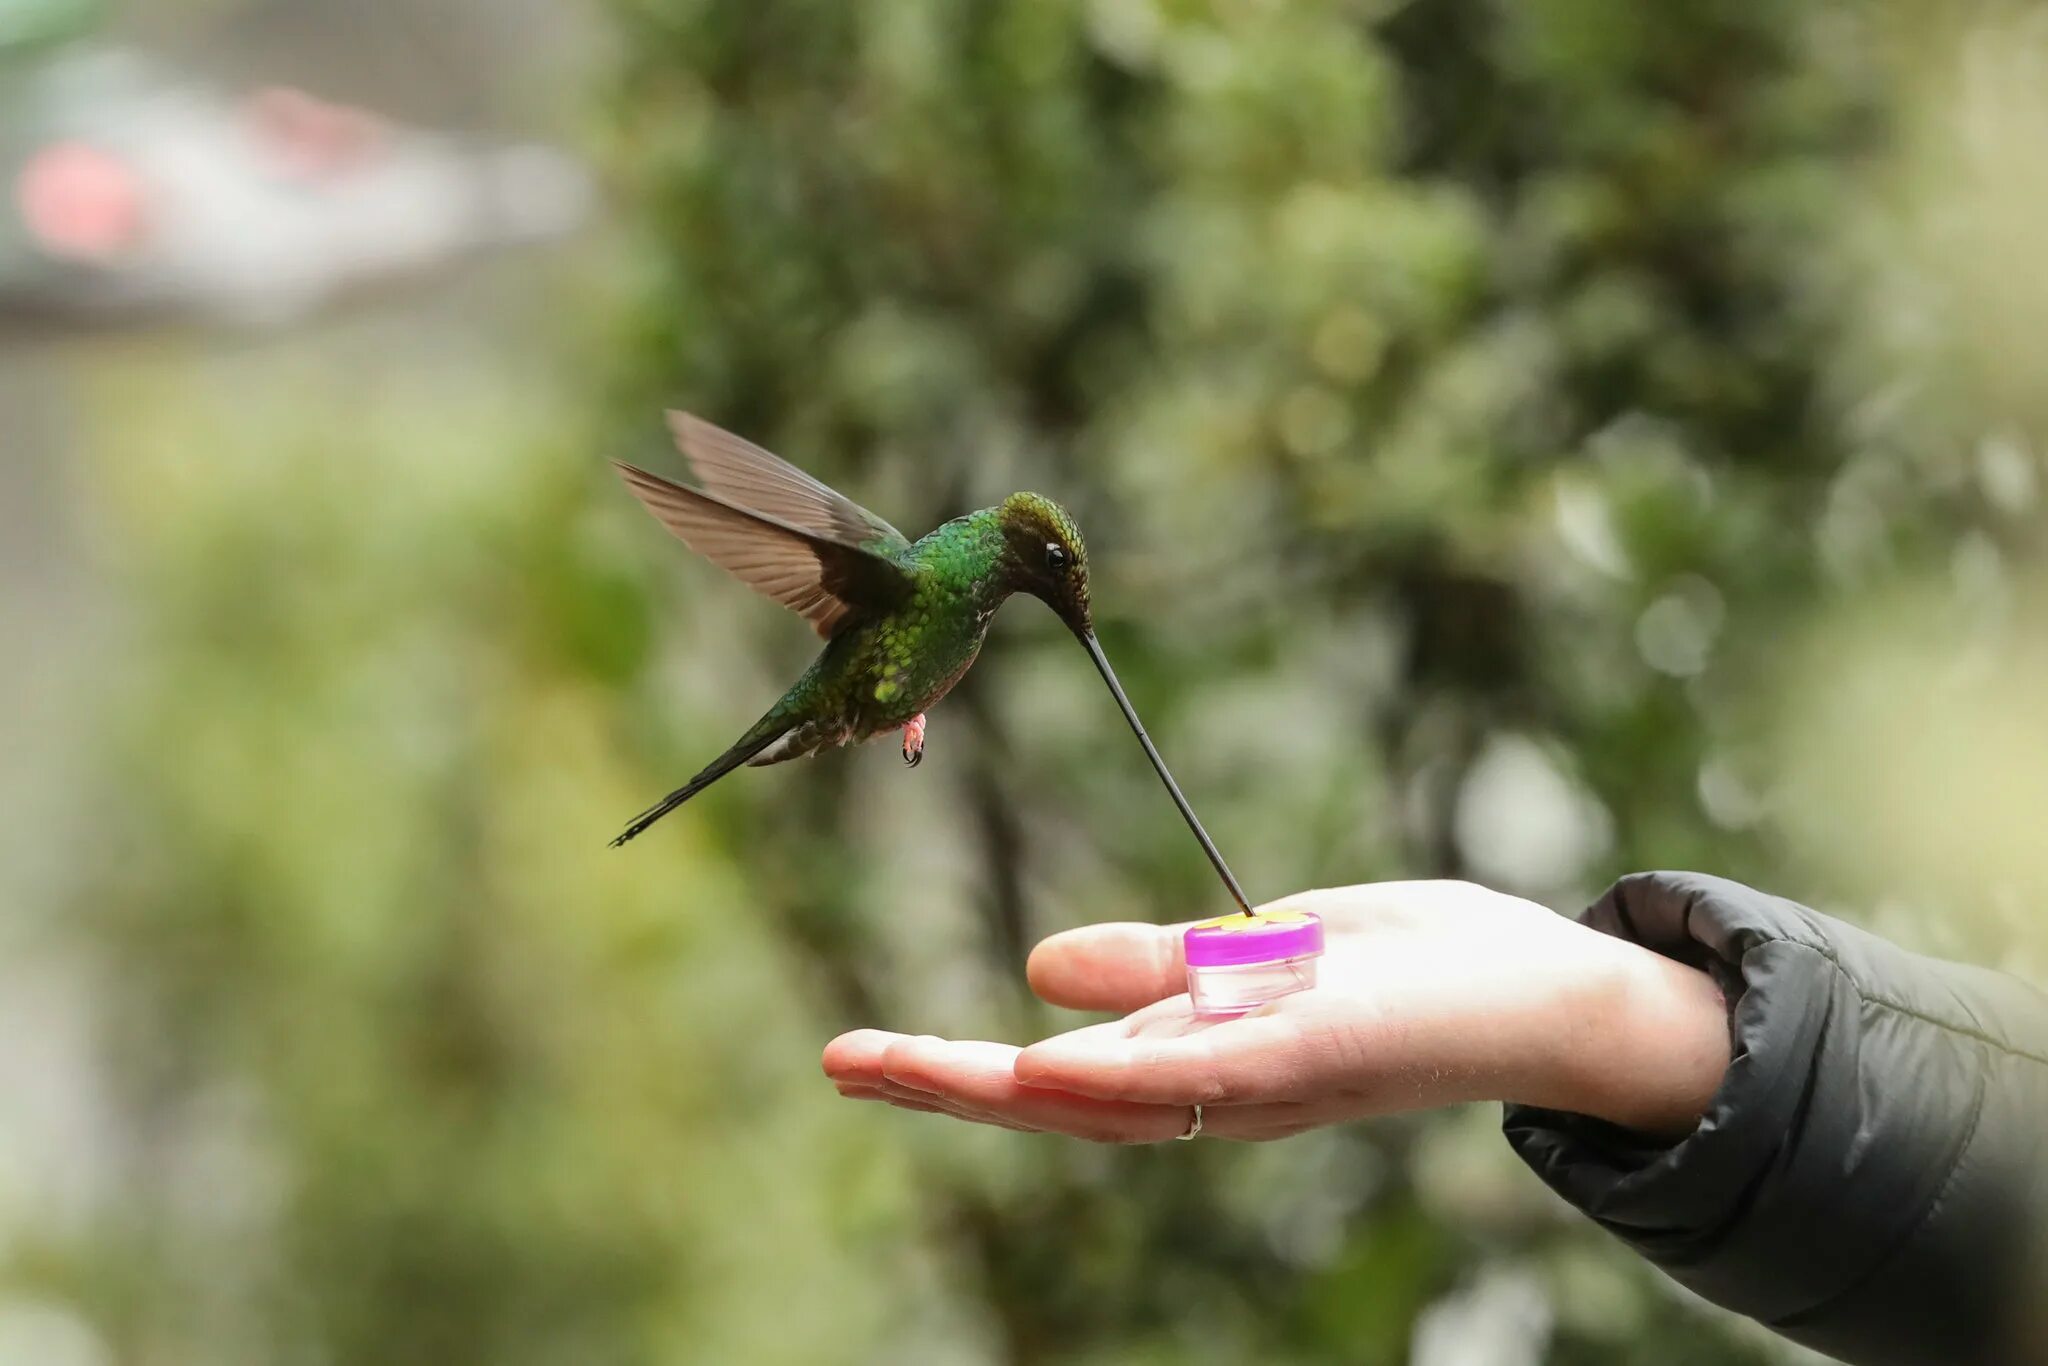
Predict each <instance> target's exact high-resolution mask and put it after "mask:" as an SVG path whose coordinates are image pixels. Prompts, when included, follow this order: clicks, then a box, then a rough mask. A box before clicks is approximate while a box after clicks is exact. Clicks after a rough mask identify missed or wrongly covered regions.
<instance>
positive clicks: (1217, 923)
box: [1181, 911, 1323, 968]
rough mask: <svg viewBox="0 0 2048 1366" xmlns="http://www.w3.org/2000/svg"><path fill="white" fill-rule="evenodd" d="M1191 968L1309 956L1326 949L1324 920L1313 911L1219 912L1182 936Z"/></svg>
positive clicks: (1228, 965) (1268, 961)
mask: <svg viewBox="0 0 2048 1366" xmlns="http://www.w3.org/2000/svg"><path fill="white" fill-rule="evenodd" d="M1181 943H1182V944H1184V945H1185V946H1186V947H1187V954H1188V966H1189V967H1191V968H1224V967H1240V966H1242V965H1244V964H1246V963H1273V962H1278V961H1279V960H1280V959H1283V958H1307V957H1312V956H1313V955H1315V954H1319V953H1321V952H1322V951H1323V921H1322V918H1321V917H1320V916H1318V915H1316V914H1315V913H1314V912H1313V911H1260V912H1259V913H1258V914H1257V915H1220V916H1218V917H1216V918H1215V919H1214V920H1204V921H1202V922H1201V923H1200V924H1196V925H1190V926H1188V929H1187V933H1186V934H1184V935H1182V936H1181Z"/></svg>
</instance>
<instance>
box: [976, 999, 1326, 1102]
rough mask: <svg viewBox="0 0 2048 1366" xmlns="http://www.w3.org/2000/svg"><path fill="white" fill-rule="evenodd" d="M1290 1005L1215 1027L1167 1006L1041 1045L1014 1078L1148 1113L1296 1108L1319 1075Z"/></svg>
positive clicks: (1020, 1061)
mask: <svg viewBox="0 0 2048 1366" xmlns="http://www.w3.org/2000/svg"><path fill="white" fill-rule="evenodd" d="M1286 1005H1287V1003H1286V1002H1281V1003H1280V1004H1279V1005H1278V1006H1276V1007H1275V1008H1274V1009H1272V1010H1271V1011H1270V1013H1261V1014H1257V1015H1249V1016H1245V1017H1243V1018H1240V1019H1235V1020H1220V1021H1213V1022H1212V1021H1204V1020H1200V1019H1197V1018H1195V1017H1194V1016H1193V1015H1192V1014H1190V1013H1189V1012H1188V1010H1187V1006H1186V1003H1185V1001H1184V1000H1177V1001H1170V1002H1161V1003H1160V1004H1159V1005H1157V1006H1155V1007H1154V1008H1153V1009H1151V1010H1149V1011H1140V1012H1138V1013H1137V1014H1135V1015H1132V1016H1131V1017H1129V1018H1128V1019H1123V1020H1116V1021H1112V1022H1110V1023H1108V1024H1100V1025H1091V1026H1089V1027H1088V1028H1086V1029H1076V1030H1074V1031H1072V1032H1071V1033H1067V1034H1058V1035H1055V1036H1053V1037H1052V1038H1050V1039H1044V1040H1041V1041H1040V1042H1038V1043H1035V1044H1033V1045H1031V1046H1030V1047H1029V1048H1026V1049H1024V1050H1022V1051H1021V1052H1020V1053H1019V1054H1018V1055H1017V1059H1016V1061H1015V1063H1014V1064H1013V1066H1012V1074H1013V1075H1014V1076H1015V1078H1016V1079H1017V1081H1018V1082H1019V1083H1021V1084H1023V1085H1025V1086H1028V1087H1043V1088H1049V1089H1053V1090H1058V1091H1070V1092H1073V1093H1074V1094H1076V1095H1081V1096H1091V1097H1094V1098H1095V1099H1098V1100H1114V1101H1129V1102H1135V1103H1137V1104H1141V1105H1169V1106H1183V1105H1215V1104H1252V1103H1257V1102H1264V1101H1279V1100H1286V1099H1289V1098H1291V1097H1293V1096H1296V1095H1299V1094H1301V1093H1302V1090H1303V1084H1304V1082H1305V1081H1307V1080H1308V1078H1309V1076H1310V1074H1311V1073H1312V1072H1313V1071H1314V1070H1316V1069H1317V1068H1318V1061H1317V1059H1316V1058H1315V1056H1314V1049H1313V1048H1312V1047H1311V1046H1310V1044H1309V1036H1308V1035H1307V1034H1306V1033H1305V1032H1304V1030H1303V1029H1302V1027H1301V1023H1300V1021H1299V1020H1298V1019H1297V1018H1296V1017H1295V1016H1293V1015H1291V1014H1289V1013H1288V1012H1287V1011H1286V1009H1285V1007H1286ZM1326 1061H1327V1060H1326Z"/></svg>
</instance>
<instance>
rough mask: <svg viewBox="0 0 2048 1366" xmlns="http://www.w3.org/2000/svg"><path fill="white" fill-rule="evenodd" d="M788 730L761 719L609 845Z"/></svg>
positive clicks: (643, 826)
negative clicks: (729, 747)
mask: <svg viewBox="0 0 2048 1366" xmlns="http://www.w3.org/2000/svg"><path fill="white" fill-rule="evenodd" d="M788 733H789V726H788V724H787V723H785V722H780V721H770V720H767V719H763V720H762V721H761V723H760V724H759V725H756V726H755V727H754V728H753V729H752V730H750V731H748V732H747V733H746V734H745V735H742V736H741V737H740V738H739V742H738V743H737V744H735V745H734V746H733V747H732V748H731V749H729V750H727V751H726V752H725V753H723V754H721V755H719V756H718V757H717V758H716V759H713V760H712V761H711V762H710V763H708V764H706V765H705V766H704V771H703V772H701V773H699V774H698V775H697V776H696V777H694V778H692V779H690V781H688V782H687V783H684V784H683V785H682V786H681V787H679V788H677V789H676V790H675V791H673V792H671V793H669V794H668V795H667V796H666V797H663V798H662V799H661V800H660V801H658V802H656V803H655V804H654V805H652V806H650V807H648V808H647V809H646V810H645V811H642V812H641V813H640V814H639V815H637V816H635V817H633V821H632V824H630V825H628V826H627V827H626V828H625V829H624V830H623V831H621V832H620V833H619V837H618V838H617V839H615V840H613V841H612V845H611V847H612V848H614V849H616V848H618V847H619V846H620V845H622V844H624V843H625V842H626V841H627V840H630V839H632V838H633V837H634V836H635V835H637V834H639V833H640V832H641V831H643V830H645V829H646V828H647V827H648V826H650V825H652V824H654V823H655V822H656V821H658V820H660V819H661V818H662V817H663V816H666V815H667V814H668V813H669V812H671V811H673V810H675V809H676V808H677V807H679V806H681V805H682V804H683V803H684V802H686V801H688V800H690V798H692V797H694V796H696V795H697V794H698V793H699V792H702V791H703V790H704V789H705V788H707V787H709V786H711V785H712V784H713V783H715V782H717V781H718V780H719V779H720V778H723V777H724V776H725V775H726V774H728V773H730V772H732V771H733V770H734V769H736V768H738V767H739V766H740V765H741V764H744V763H745V762H746V761H747V760H749V759H751V758H753V757H754V756H755V755H757V754H759V753H760V752H761V751H762V750H764V749H767V748H768V747H769V746H770V745H772V744H774V743H775V742H776V741H777V740H780V739H781V738H782V737H783V736H784V735H786V734H788Z"/></svg>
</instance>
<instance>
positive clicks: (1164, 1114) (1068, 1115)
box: [883, 1038, 1188, 1143]
mask: <svg viewBox="0 0 2048 1366" xmlns="http://www.w3.org/2000/svg"><path fill="white" fill-rule="evenodd" d="M1017 1053H1018V1050H1017V1049H1015V1048H1013V1047H1011V1046H1009V1045H1008V1044H997V1043H978V1042H957V1041H952V1040H946V1039H931V1038H915V1039H902V1040H899V1041H898V1042H896V1043H895V1044H892V1045H891V1046H890V1048H889V1050H888V1056H887V1059H886V1061H885V1063H884V1067H883V1071H884V1075H886V1076H887V1078H888V1079H889V1080H890V1081H891V1082H893V1083H895V1084H896V1085H898V1086H905V1087H909V1088H911V1089H912V1090H913V1091H915V1092H916V1093H918V1094H919V1096H920V1097H921V1098H923V1099H926V1100H930V1101H933V1102H935V1103H938V1104H944V1105H949V1106H953V1107H957V1108H960V1109H965V1110H968V1111H971V1112H973V1113H975V1114H978V1115H984V1116H987V1117H989V1118H990V1120H991V1121H993V1122H999V1123H1009V1124H1012V1125H1022V1126H1024V1127H1026V1128H1031V1129H1041V1130H1048V1131H1052V1132H1056V1133H1063V1134H1071V1135H1072V1136H1074V1137H1076V1138H1086V1139H1093V1140H1095V1141H1096V1142H1102V1143H1157V1142H1161V1141H1163V1140H1165V1139H1169V1138H1174V1137H1177V1136H1178V1135H1179V1134H1181V1133H1182V1132H1183V1131H1184V1130H1185V1129H1186V1128H1187V1123H1188V1115H1187V1111H1186V1110H1185V1108H1181V1107H1169V1106H1157V1105H1135V1104H1130V1103H1128V1102H1123V1101H1115V1100H1100V1099H1096V1098H1093V1097H1090V1096H1083V1095H1074V1094H1070V1093H1065V1092H1061V1091H1057V1090H1051V1089H1047V1088H1044V1087H1030V1086H1025V1085H1023V1084H1022V1083H1020V1082H1019V1081H1018V1080H1017V1077H1016V1072H1015V1068H1016V1060H1017Z"/></svg>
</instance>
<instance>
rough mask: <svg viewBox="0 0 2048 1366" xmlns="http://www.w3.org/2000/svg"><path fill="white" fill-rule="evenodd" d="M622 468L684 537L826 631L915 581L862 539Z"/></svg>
mask: <svg viewBox="0 0 2048 1366" xmlns="http://www.w3.org/2000/svg"><path fill="white" fill-rule="evenodd" d="M771 458H772V457H771ZM618 469H619V473H620V474H621V475H622V476H623V477H624V478H625V481H626V487H627V488H629V489H631V490H632V491H633V496H634V497H636V498H638V499H639V500H640V501H641V502H642V503H643V504H645V505H646V507H647V510H648V511H649V512H651V513H653V514H654V515H655V516H656V517H658V518H659V519H660V520H661V522H662V524H663V525H664V526H666V527H667V528H668V529H669V530H670V531H673V532H674V533H675V534H676V535H677V536H679V537H681V538H682V541H683V544H685V545H687V546H689V547H690V549H692V550H694V551H696V552H697V553H698V554H700V555H702V556H703V557H704V558H705V559H707V560H709V561H711V562H712V563H713V564H715V565H717V566H718V567H719V568H721V569H723V570H725V571H726V572H727V573H729V574H731V575H732V576H733V577H734V578H736V579H738V580H739V581H740V582H741V583H744V584H746V585H747V586H748V587H749V588H753V589H756V590H758V591H759V592H762V593H765V594H767V595H768V596H769V597H771V598H773V599H775V600H776V601H777V602H779V603H781V604H782V605H783V606H784V607H787V608H789V609H790V610H791V611H792V612H795V613H797V614H798V615H799V616H801V617H803V618H804V620H806V621H808V622H810V623H811V625H812V626H813V627H814V628H816V630H817V632H818V634H819V635H821V636H830V635H831V634H832V632H833V631H835V630H837V629H838V627H839V623H840V622H841V621H843V620H844V619H845V618H846V617H847V615H848V614H849V613H852V612H881V611H887V610H889V609H890V608H891V607H894V606H895V605H896V604H897V603H899V602H901V601H902V600H903V599H904V598H905V597H906V596H908V594H909V593H910V592H911V590H912V588H913V587H914V586H915V585H914V584H913V582H912V580H911V578H910V575H909V573H908V572H907V571H906V570H905V569H904V568H903V567H902V566H901V565H899V564H897V563H895V562H894V561H893V560H890V559H888V558H887V557H886V556H883V555H879V554H876V553H875V552H874V551H871V550H868V549H865V548H863V547H862V546H859V545H849V544H845V543H843V542H841V541H839V540H836V539H833V538H831V537H828V536H823V535H819V534H818V533H816V532H813V531H810V530H807V529H806V528H803V527H800V526H794V525H791V524H790V523H788V522H785V521H782V520H780V519H778V518H776V517H773V516H770V515H768V514H766V513H763V512H756V511H754V510H753V509H751V508H744V507H740V506H738V505H736V504H735V503H732V502H730V501H728V500H726V499H724V498H721V497H719V496H717V495H716V494H712V493H706V492H703V491H702V490H699V489H692V488H685V487H683V486H682V485H681V484H676V483H671V482H670V481H669V480H666V479H664V478H662V477H661V476H660V475H658V474H649V473H648V472H647V471H646V470H643V469H636V468H635V467H634V466H632V465H627V464H623V463H620V464H619V466H618ZM819 487H820V488H823V487H824V486H823V485H822V484H821V485H819ZM827 492H828V493H829V492H830V490H827ZM834 496H835V497H836V496H837V495H834ZM848 506H849V507H851V506H852V504H848ZM899 539H900V537H899Z"/></svg>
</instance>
